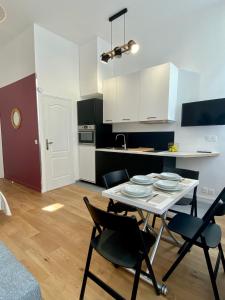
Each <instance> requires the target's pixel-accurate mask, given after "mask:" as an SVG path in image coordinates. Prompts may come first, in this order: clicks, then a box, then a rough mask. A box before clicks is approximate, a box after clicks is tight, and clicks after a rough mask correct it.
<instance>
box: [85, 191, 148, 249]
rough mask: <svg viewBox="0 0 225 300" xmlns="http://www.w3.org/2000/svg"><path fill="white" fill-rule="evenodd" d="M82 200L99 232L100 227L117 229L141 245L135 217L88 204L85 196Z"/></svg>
mask: <svg viewBox="0 0 225 300" xmlns="http://www.w3.org/2000/svg"><path fill="white" fill-rule="evenodd" d="M84 202H85V204H86V206H87V208H88V210H89V213H90V215H91V217H92V220H93V222H94V224H95V226H96V228H97V230H98V231H99V233H101V228H104V229H110V230H113V231H117V232H120V233H121V234H123V235H124V237H125V238H126V239H130V240H131V241H132V243H134V244H135V243H136V245H139V246H138V247H139V248H140V247H141V244H142V239H141V234H140V231H139V227H138V223H137V219H136V218H135V217H127V216H121V215H116V214H112V213H109V212H106V211H104V210H101V209H99V208H97V207H95V206H93V205H92V204H90V202H89V200H88V198H87V197H84Z"/></svg>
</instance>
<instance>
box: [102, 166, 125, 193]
mask: <svg viewBox="0 0 225 300" xmlns="http://www.w3.org/2000/svg"><path fill="white" fill-rule="evenodd" d="M102 179H103V182H104V185H105V188H106V189H110V188H111V187H114V186H116V185H118V184H121V183H124V182H126V181H129V180H130V177H129V175H128V172H127V170H126V169H124V170H118V171H112V172H110V173H107V174H105V175H103V176H102Z"/></svg>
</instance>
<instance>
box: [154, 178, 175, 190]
mask: <svg viewBox="0 0 225 300" xmlns="http://www.w3.org/2000/svg"><path fill="white" fill-rule="evenodd" d="M156 183H157V185H158V186H161V187H163V188H169V189H170V188H175V187H176V186H177V185H178V182H177V181H173V180H158V181H156Z"/></svg>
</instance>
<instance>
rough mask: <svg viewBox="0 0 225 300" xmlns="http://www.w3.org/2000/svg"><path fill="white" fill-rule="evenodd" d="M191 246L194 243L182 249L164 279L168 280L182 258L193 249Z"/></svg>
mask: <svg viewBox="0 0 225 300" xmlns="http://www.w3.org/2000/svg"><path fill="white" fill-rule="evenodd" d="M191 247H192V243H189V244H187V245H186V246H185V247H184V248H183V249H182V251H181V253H180V255H179V256H178V258H177V259H176V260H175V262H174V263H173V264H172V266H171V267H170V269H169V270H168V271H167V273H166V274H165V275H164V276H163V278H162V280H163V281H166V280H167V279H168V278H169V277H170V275H171V274H172V273H173V271H174V270H175V269H176V267H177V266H178V265H179V263H180V262H181V261H182V259H183V258H184V257H185V255H186V254H187V253H188V251H189V250H190V249H191Z"/></svg>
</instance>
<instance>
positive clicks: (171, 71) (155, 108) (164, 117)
mask: <svg viewBox="0 0 225 300" xmlns="http://www.w3.org/2000/svg"><path fill="white" fill-rule="evenodd" d="M140 82H141V97H140V106H139V121H145V122H157V121H162V122H163V121H165V122H166V121H175V113H176V101H177V86H178V69H177V68H176V66H175V65H173V64H171V63H167V64H163V65H159V66H155V67H152V68H147V69H145V70H143V71H141V72H140Z"/></svg>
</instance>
